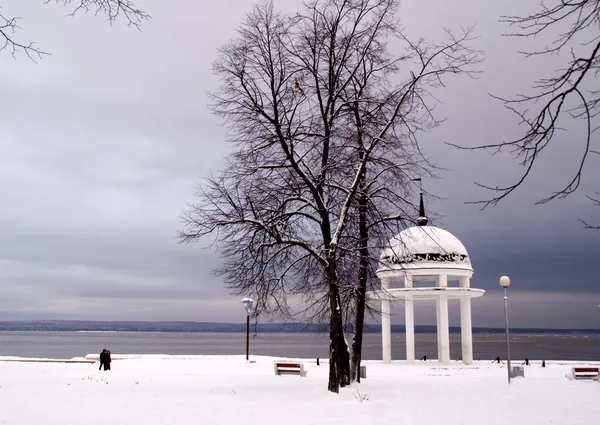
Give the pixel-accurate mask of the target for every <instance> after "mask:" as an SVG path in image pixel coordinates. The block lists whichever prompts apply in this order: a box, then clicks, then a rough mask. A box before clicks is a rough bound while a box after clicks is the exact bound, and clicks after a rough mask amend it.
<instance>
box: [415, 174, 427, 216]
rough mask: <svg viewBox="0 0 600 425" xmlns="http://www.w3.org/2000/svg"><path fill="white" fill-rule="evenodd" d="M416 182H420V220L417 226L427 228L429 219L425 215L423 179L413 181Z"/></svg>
mask: <svg viewBox="0 0 600 425" xmlns="http://www.w3.org/2000/svg"><path fill="white" fill-rule="evenodd" d="M413 181H415V182H419V218H418V219H417V224H418V225H419V226H426V225H427V223H429V219H428V218H427V216H426V215H425V205H424V204H423V181H422V180H421V177H418V178H416V179H413Z"/></svg>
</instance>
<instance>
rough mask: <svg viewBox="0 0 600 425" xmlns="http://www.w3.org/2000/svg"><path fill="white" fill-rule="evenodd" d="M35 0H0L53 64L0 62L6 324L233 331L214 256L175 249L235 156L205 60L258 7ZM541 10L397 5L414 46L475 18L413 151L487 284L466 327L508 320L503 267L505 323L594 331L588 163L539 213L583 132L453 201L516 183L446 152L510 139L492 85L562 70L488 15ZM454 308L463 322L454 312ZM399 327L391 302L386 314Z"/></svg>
mask: <svg viewBox="0 0 600 425" xmlns="http://www.w3.org/2000/svg"><path fill="white" fill-rule="evenodd" d="M43 3H44V2H43V1H42V0H37V1H34V0H31V1H27V2H23V1H22V0H2V5H3V9H2V13H3V14H4V15H11V16H21V17H23V18H25V19H24V20H23V21H22V22H21V23H20V25H21V27H22V29H21V30H20V31H19V32H18V33H17V36H18V37H19V38H20V39H21V40H34V41H36V42H37V44H38V46H39V47H40V48H42V49H43V50H45V51H48V52H50V53H51V54H52V55H51V56H47V57H45V58H44V59H43V60H41V61H40V62H39V63H37V64H36V63H33V62H31V61H30V60H28V59H27V57H25V56H23V55H21V56H18V57H17V59H16V60H14V59H13V58H12V57H11V56H10V54H9V53H8V52H0V64H1V65H0V320H11V319H71V318H72V319H105V320H194V321H226V322H240V321H242V320H243V317H244V316H243V314H244V313H243V308H242V306H241V304H240V303H239V300H238V299H237V297H231V296H230V295H228V293H227V291H226V290H225V289H223V288H222V285H221V283H220V281H219V279H218V278H215V277H213V276H211V274H210V272H209V270H210V267H211V266H213V265H214V264H215V261H216V258H217V257H216V255H215V254H214V253H212V252H211V251H208V250H204V249H202V248H201V247H194V246H182V245H178V244H177V241H176V230H177V229H178V228H179V226H180V222H179V214H180V212H181V210H182V208H184V207H185V205H186V203H187V202H191V201H193V197H192V193H193V190H194V185H195V184H196V182H197V181H198V180H199V179H200V178H201V177H202V176H204V175H206V174H207V173H208V172H209V170H211V169H217V168H218V166H219V163H220V161H221V160H222V158H223V156H224V154H225V153H226V152H227V149H228V147H227V146H226V145H225V143H224V142H223V134H224V129H223V127H221V126H220V123H219V121H218V120H217V119H216V118H215V117H213V116H211V115H210V113H209V111H208V109H207V96H206V93H207V92H208V91H211V90H213V89H214V88H215V84H216V81H215V78H214V76H212V75H211V69H210V64H211V61H212V60H213V58H214V57H215V55H216V50H217V48H218V47H220V46H221V45H223V44H224V43H225V42H226V41H227V40H228V39H230V38H231V37H232V36H233V35H234V33H235V29H236V27H237V26H238V24H239V22H240V20H241V19H242V17H243V16H244V14H245V13H246V12H248V11H249V10H250V8H251V2H250V1H248V0H221V1H219V2H199V1H195V0H169V1H159V0H145V1H140V2H139V4H140V6H142V7H143V8H145V9H146V10H147V12H148V13H149V14H151V15H152V17H153V19H152V20H150V21H149V22H147V23H145V24H144V28H143V31H142V32H138V31H136V30H135V29H132V28H128V27H126V26H125V25H124V23H123V22H117V23H115V25H113V26H112V27H111V26H110V25H109V24H108V23H106V22H105V21H104V20H103V19H102V18H101V17H94V16H91V15H90V16H85V15H78V16H77V17H75V18H65V17H64V15H65V13H66V11H67V10H65V9H62V8H61V7H58V6H55V5H50V4H48V5H44V4H43ZM521 3H528V5H523V4H521ZM538 3H539V2H537V1H533V0H532V1H529V2H523V1H522V0H507V1H504V2H483V1H480V0H460V1H453V2H447V1H445V0H404V1H403V3H402V7H401V10H400V13H401V15H400V16H401V18H402V22H403V23H404V25H405V26H406V27H407V31H408V33H409V34H410V35H411V36H412V37H417V36H424V37H428V38H431V39H433V40H435V39H436V38H439V37H441V36H442V31H441V30H442V28H443V27H449V28H451V29H452V28H458V27H459V26H460V25H470V24H477V33H478V34H479V36H480V37H479V39H478V40H477V41H476V42H475V45H476V47H478V48H480V49H482V50H484V51H485V53H486V61H485V62H484V63H483V64H482V65H481V66H480V68H481V70H482V71H483V73H482V74H481V75H480V76H479V78H478V79H477V80H469V79H467V78H457V79H453V80H452V79H451V80H450V81H449V84H448V87H447V88H446V89H444V90H443V91H440V92H439V93H437V94H438V96H439V97H440V99H441V100H442V101H443V104H442V105H441V106H440V107H439V110H438V112H439V114H440V116H442V117H445V118H446V119H447V121H446V122H445V123H444V124H443V125H442V126H441V127H440V128H439V129H436V130H435V131H434V132H432V133H430V134H427V135H425V136H423V137H422V142H423V146H424V149H425V150H426V153H427V154H428V155H429V157H430V158H432V159H433V160H434V161H435V162H437V164H438V165H439V166H441V167H445V168H447V171H444V172H441V173H440V177H442V178H441V179H439V180H436V181H425V182H424V184H425V185H426V187H427V189H428V190H429V191H431V192H433V193H434V194H436V195H438V196H441V197H443V198H444V199H443V200H440V201H437V202H435V204H432V203H429V204H428V205H427V207H428V209H432V210H434V211H435V212H436V213H438V214H440V215H442V216H443V219H442V220H441V221H438V222H436V223H435V224H436V225H440V226H442V227H444V228H446V229H447V230H449V231H450V232H452V233H454V234H455V235H456V236H457V237H458V238H459V239H461V241H462V242H463V243H464V244H465V246H466V247H467V250H468V251H469V253H470V255H471V257H472V263H473V266H474V269H475V275H474V277H473V280H472V285H473V286H474V287H478V288H482V289H485V290H486V291H488V292H487V293H486V294H485V295H484V296H483V297H482V298H478V299H475V300H474V301H473V325H474V326H498V327H501V326H503V304H502V295H501V293H500V291H498V288H499V286H498V278H499V277H500V276H501V275H503V274H507V275H509V276H510V277H511V280H512V286H511V288H510V300H511V304H510V314H511V325H513V326H518V327H587V328H597V327H599V326H600V308H599V306H598V305H599V304H600V291H599V286H598V285H599V284H600V265H599V264H600V261H599V260H600V232H596V231H591V230H584V229H583V228H582V225H581V223H579V222H578V219H579V218H583V219H586V220H589V221H594V220H596V221H597V222H600V214H598V212H599V211H600V210H599V209H598V208H597V207H596V208H594V207H593V206H592V205H591V204H590V203H589V202H588V201H587V200H586V198H585V195H586V194H593V192H594V190H598V186H597V182H598V181H600V167H598V161H597V160H596V162H595V163H590V165H589V167H588V168H587V169H586V172H585V175H584V182H583V184H582V188H581V190H580V191H579V192H577V193H576V194H574V195H572V196H570V197H569V198H567V199H566V200H560V201H555V202H553V203H551V204H547V205H543V206H536V205H534V202H535V201H537V200H539V199H541V198H543V197H545V196H547V195H548V194H549V193H551V191H552V190H553V189H556V188H557V187H558V185H559V184H560V183H561V182H563V181H564V180H565V179H567V178H569V177H570V175H571V174H570V172H571V171H572V167H571V165H572V164H573V163H574V161H575V160H576V158H577V157H576V155H577V153H578V151H577V149H578V148H579V146H578V145H576V144H574V140H575V136H576V135H577V130H576V129H573V130H570V131H569V132H565V134H564V135H562V136H561V138H560V142H561V144H560V145H557V146H556V147H555V148H553V149H549V150H548V151H547V152H546V155H545V157H544V163H543V164H540V165H541V167H540V168H539V169H538V170H537V171H536V173H535V175H534V176H532V178H531V179H530V180H529V181H528V182H527V184H526V185H525V186H523V187H522V188H521V189H520V190H519V191H517V192H516V193H514V194H513V196H511V197H510V198H508V199H507V200H505V201H504V202H503V203H501V204H500V205H499V206H498V207H496V208H491V209H488V210H485V211H479V209H478V207H477V206H473V205H465V204H464V202H465V201H468V200H476V199H481V198H482V197H484V196H485V195H486V193H484V192H482V191H480V190H478V189H477V188H476V187H475V186H474V184H473V181H474V180H477V181H481V182H483V183H489V184H492V185H495V184H503V183H507V182H511V181H513V180H514V179H515V178H516V177H517V174H516V172H517V171H518V170H517V169H516V168H515V166H514V165H513V162H512V161H511V159H510V157H508V156H499V157H491V156H490V154H489V153H477V154H475V153H468V152H457V151H456V150H455V149H453V148H450V147H447V146H446V145H444V142H454V143H459V144H465V145H475V144H478V143H482V142H492V141H499V140H502V139H503V138H509V137H510V136H514V135H516V134H518V133H517V131H518V129H517V128H516V126H515V125H516V121H515V119H514V117H513V116H511V115H510V114H509V113H507V112H506V111H505V110H504V109H503V107H502V105H501V104H500V103H499V102H498V101H495V100H493V99H492V98H491V97H490V96H489V95H488V93H490V92H491V93H494V94H498V95H503V96H511V95H513V94H515V93H517V92H523V91H525V90H526V89H527V88H528V87H529V86H530V85H531V83H532V80H533V79H534V78H535V77H536V76H539V74H538V73H539V72H541V71H547V72H551V70H552V66H553V63H555V62H553V60H554V59H553V60H525V59H524V58H523V57H522V56H519V55H518V54H517V53H516V51H517V50H518V49H523V48H524V46H530V45H526V44H523V43H524V40H515V39H508V38H505V37H502V36H501V34H502V33H503V32H505V31H506V30H507V29H506V27H505V26H504V25H503V24H500V23H499V22H498V20H499V17H500V15H502V14H511V13H521V12H523V11H525V10H527V9H528V8H530V7H531V6H536V5H537V4H538ZM276 4H280V5H281V6H282V7H285V8H286V9H294V8H295V5H296V4H299V1H297V0H286V1H285V2H284V1H281V0H280V1H278V2H276ZM557 141H558V140H557ZM596 146H597V145H596ZM595 184H596V185H595ZM390 236H391V235H390ZM450 308H451V324H455V325H456V324H458V322H459V321H458V306H457V305H456V306H455V305H453V304H451V307H450ZM416 315H417V322H416V323H417V324H433V323H435V312H434V310H433V306H432V305H430V304H428V303H425V304H423V305H422V306H421V305H417V306H416ZM402 320H403V313H402V307H401V306H398V307H395V309H394V322H396V323H402Z"/></svg>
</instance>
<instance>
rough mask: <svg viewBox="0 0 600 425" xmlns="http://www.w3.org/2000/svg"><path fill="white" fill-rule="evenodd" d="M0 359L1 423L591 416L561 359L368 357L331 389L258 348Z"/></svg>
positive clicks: (595, 420)
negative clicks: (516, 368)
mask: <svg viewBox="0 0 600 425" xmlns="http://www.w3.org/2000/svg"><path fill="white" fill-rule="evenodd" d="M95 357H96V358H97V356H95ZM88 358H93V356H88ZM12 359H13V360H14V358H12ZM2 360H8V358H0V424H2V425H24V424H32V425H45V424H60V425H95V424H102V425H106V424H110V425H121V424H123V425H133V424H141V425H155V424H156V425H158V424H160V425H163V424H165V425H166V424H169V425H170V424H173V425H185V424H194V425H202V424H206V425H218V424H239V425H248V424H260V425H296V424H298V425H310V424H344V425H354V424H356V425H359V424H360V425H366V424H368V425H371V424H372V425H387V424H390V425H392V424H393V425H396V424H398V425H401V424H407V425H418V424H423V425H425V424H444V425H453V424H463V425H470V424H473V425H494V424H502V425H514V424H523V425H535V424H555V425H562V424H564V425H578V424H586V425H588V424H589V425H592V424H595V425H597V424H600V382H592V381H571V380H569V379H567V378H566V377H565V375H568V374H570V371H571V367H572V366H573V365H574V363H573V362H552V361H549V362H548V366H547V367H546V368H541V367H540V362H535V364H534V365H533V366H531V367H527V368H526V370H525V378H518V379H515V380H513V382H512V384H511V385H510V386H509V385H508V384H507V382H506V369H505V366H504V365H497V364H493V365H492V364H491V362H490V361H488V362H477V363H475V364H474V365H472V366H464V365H462V364H458V363H455V364H452V365H450V366H448V367H441V366H440V365H439V364H437V363H436V362H433V361H431V362H427V363H425V362H418V364H416V365H406V364H404V363H403V362H396V363H393V364H391V365H384V364H381V362H376V361H368V362H365V364H366V365H367V379H365V380H363V382H362V383H361V384H354V385H353V386H352V387H351V388H345V389H342V391H341V393H340V394H339V395H335V394H332V393H328V392H327V371H328V366H327V365H326V364H321V365H320V366H317V365H316V362H315V360H314V359H311V360H305V361H304V364H305V369H306V370H307V371H308V374H307V376H306V377H304V378H302V377H298V376H275V374H274V371H273V361H274V360H275V359H274V358H270V357H252V360H255V361H256V362H255V363H246V361H245V358H244V357H243V356H240V357H237V356H166V355H131V356H118V355H113V363H112V370H111V371H107V372H104V371H99V370H98V363H93V364H89V363H88V364H85V363H56V362H49V363H35V362H25V363H23V362H15V361H11V362H7V361H2ZM80 360H81V359H80Z"/></svg>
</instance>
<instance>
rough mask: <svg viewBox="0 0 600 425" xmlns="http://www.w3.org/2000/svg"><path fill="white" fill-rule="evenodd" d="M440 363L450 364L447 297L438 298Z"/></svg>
mask: <svg viewBox="0 0 600 425" xmlns="http://www.w3.org/2000/svg"><path fill="white" fill-rule="evenodd" d="M439 315H440V327H439V330H440V332H439V334H440V347H439V351H440V357H439V359H440V363H450V327H449V325H448V297H447V296H446V295H442V296H441V297H440V308H439Z"/></svg>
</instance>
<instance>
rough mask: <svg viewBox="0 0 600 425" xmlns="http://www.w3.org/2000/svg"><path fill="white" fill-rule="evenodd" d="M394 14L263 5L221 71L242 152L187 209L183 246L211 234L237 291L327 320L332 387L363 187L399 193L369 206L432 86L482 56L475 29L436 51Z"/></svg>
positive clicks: (388, 4)
mask: <svg viewBox="0 0 600 425" xmlns="http://www.w3.org/2000/svg"><path fill="white" fill-rule="evenodd" d="M396 9H397V1H396V0H326V1H319V2H317V1H312V2H309V3H306V4H304V7H303V9H302V13H299V14H297V15H295V16H286V15H284V14H282V13H277V12H276V11H275V10H274V8H273V5H272V3H270V2H265V3H263V4H261V5H259V6H257V7H255V8H254V10H253V11H252V12H251V13H250V14H249V15H248V16H247V18H246V19H245V21H244V22H243V23H242V25H241V27H240V29H239V36H238V38H237V39H235V40H233V41H232V42H230V43H229V44H227V45H226V46H225V47H224V48H222V49H221V52H220V55H219V57H218V58H217V60H216V62H215V65H214V68H215V72H216V74H217V75H218V76H219V77H220V78H221V83H220V87H219V90H218V91H217V92H216V93H215V94H214V95H213V104H212V110H213V112H214V113H216V114H217V115H218V116H221V117H222V118H224V119H225V122H226V124H227V125H228V129H229V140H230V141H231V142H233V143H234V144H235V145H236V147H237V150H236V152H235V153H234V154H233V155H231V156H230V157H229V164H228V166H227V167H226V169H225V170H224V171H223V172H221V173H220V174H219V175H217V176H213V177H210V178H209V179H207V180H206V181H205V182H204V184H203V185H201V186H200V191H199V193H198V203H196V204H194V205H191V206H190V207H189V208H188V209H187V211H185V212H184V213H183V220H184V223H185V228H184V230H183V231H182V232H181V234H180V238H181V240H182V241H184V242H195V241H198V240H201V239H203V238H204V237H206V236H209V235H213V236H215V239H214V241H215V243H216V244H217V248H218V250H219V251H220V253H221V255H222V256H223V257H224V260H225V264H224V265H223V266H222V267H221V268H220V270H221V273H222V276H223V277H224V280H225V283H226V285H227V286H229V287H230V288H232V289H233V290H234V292H236V291H240V292H241V291H242V290H243V291H245V292H246V293H248V292H249V291H252V293H253V294H254V295H255V296H256V297H257V298H258V300H260V301H261V303H263V304H266V305H267V307H264V308H265V309H266V310H265V311H269V312H271V313H279V314H282V315H284V316H286V315H289V314H292V312H291V310H292V309H291V308H290V304H291V303H292V302H293V299H294V298H295V299H297V298H298V297H299V298H301V299H302V301H304V303H305V304H307V306H308V307H305V309H304V310H305V311H311V312H313V313H315V312H316V313H319V312H320V314H321V315H322V316H321V317H326V318H327V320H328V321H329V332H330V352H329V360H330V361H329V384H328V389H329V390H330V391H333V392H338V391H339V388H340V386H346V385H348V384H349V383H350V353H349V347H348V344H347V342H346V339H345V335H344V324H345V323H347V320H348V319H347V317H348V316H347V312H348V305H349V303H350V300H354V299H355V298H354V297H346V296H345V294H346V293H351V292H352V291H355V290H356V284H355V283H354V282H353V283H349V281H348V279H347V277H346V276H348V275H351V273H350V274H348V273H346V271H347V268H349V267H351V266H350V264H354V265H356V262H352V261H351V260H352V259H353V258H354V259H355V258H357V257H356V256H354V257H352V255H353V254H354V253H355V249H356V248H355V246H356V243H355V242H354V243H353V242H352V241H357V240H361V241H362V242H360V243H359V245H360V244H363V248H364V237H363V238H362V239H361V238H360V237H359V238H356V235H354V236H353V235H352V233H353V232H352V228H353V220H352V217H353V215H354V214H355V211H356V208H357V207H356V205H357V199H358V194H359V193H360V192H361V185H362V186H365V187H366V186H367V185H370V184H371V183H372V182H374V181H378V182H379V183H378V184H375V183H373V185H372V186H373V188H372V189H373V190H372V191H370V192H368V195H365V196H368V199H367V206H368V205H378V207H380V208H381V210H382V211H386V212H387V211H388V210H389V208H391V205H393V204H394V202H395V201H398V200H399V199H400V198H399V197H395V198H393V199H394V201H390V200H388V202H387V203H386V204H385V205H383V206H382V205H381V204H380V203H379V202H378V203H374V202H373V203H372V204H371V203H370V202H372V201H371V200H374V199H376V198H377V197H382V198H383V197H384V196H385V195H384V194H385V193H386V188H385V187H386V182H384V181H383V178H386V177H390V176H392V175H393V174H391V173H388V172H386V167H385V166H384V164H385V163H384V162H383V160H384V159H385V158H390V162H391V163H392V168H393V169H395V170H396V173H398V168H400V167H401V166H402V164H403V163H404V162H398V163H394V160H395V159H397V158H399V157H402V155H399V154H395V153H394V151H395V150H399V149H400V150H402V151H404V150H405V149H404V148H403V146H404V144H405V142H406V140H410V139H411V138H412V137H414V130H415V128H414V127H411V123H413V122H419V117H420V116H422V115H427V114H429V113H430V111H431V109H430V108H428V107H427V106H426V102H425V100H426V98H428V96H427V91H426V89H425V88H426V87H428V86H430V87H432V86H433V87H434V86H436V85H439V84H441V81H442V77H443V76H444V75H446V74H464V73H469V72H470V71H471V65H472V64H473V63H474V62H476V61H477V52H475V51H473V50H472V49H470V48H469V47H468V46H467V41H468V40H469V31H468V30H467V31H465V32H464V33H463V34H461V36H460V37H458V38H455V37H453V36H452V35H451V34H449V41H448V42H447V43H444V44H442V45H439V46H436V45H431V44H428V43H426V42H425V41H424V40H419V42H417V43H411V42H410V41H409V40H407V39H406V38H405V37H403V35H402V32H401V31H400V29H399V25H398V23H397V21H396V17H395V12H396ZM392 39H394V40H397V41H400V42H402V43H403V45H404V51H403V52H402V53H403V54H401V55H398V56H393V55H391V54H390V53H389V52H388V50H387V46H388V42H389V41H390V40H392ZM374 58H377V61H380V62H379V65H378V66H373V65H374V64H376V63H378V62H377V61H375V60H374ZM400 63H402V64H403V65H404V66H406V69H402V70H401V69H400V68H398V65H399V64H400ZM365 70H366V72H365ZM391 76H394V77H395V79H396V81H399V82H397V83H394V82H392V79H391V78H390V77H391ZM363 80H364V81H363ZM361 81H363V82H362V83H361ZM361 84H364V85H365V89H364V90H357V89H358V88H359V87H360V85H361ZM357 104H358V105H363V104H364V107H363V106H361V107H359V108H358V115H359V116H360V117H361V119H362V120H363V121H364V122H366V123H368V124H367V125H364V126H360V129H361V131H362V135H361V137H360V140H359V139H358V138H357V132H358V129H359V127H357V126H356V125H355V124H352V123H353V122H354V120H355V117H356V114H355V113H354V112H353V109H352V105H355V106H354V110H355V111H356V109H357V108H356V105H357ZM373 162H375V163H376V164H378V166H377V167H379V168H377V167H374V166H372V163H373ZM369 170H371V171H369ZM367 172H369V173H370V172H372V173H373V175H372V176H371V177H368V178H367V177H366V176H367ZM377 176H378V177H377ZM377 179H379V180H377ZM393 185H394V183H393V182H387V186H388V187H392V186H393ZM362 191H363V192H365V190H364V189H363V190H362ZM365 193H366V192H365ZM361 208H362V207H361ZM370 211H371V212H372V213H373V214H375V213H376V212H377V210H375V209H370ZM396 216H397V213H396ZM386 217H387V216H382V215H379V216H377V219H375V220H373V223H375V222H377V221H380V222H381V223H385V222H386V221H387V218H386ZM397 219H398V217H391V218H389V221H393V220H397ZM357 310H361V309H360V308H359V309H357ZM362 310H364V309H362Z"/></svg>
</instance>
